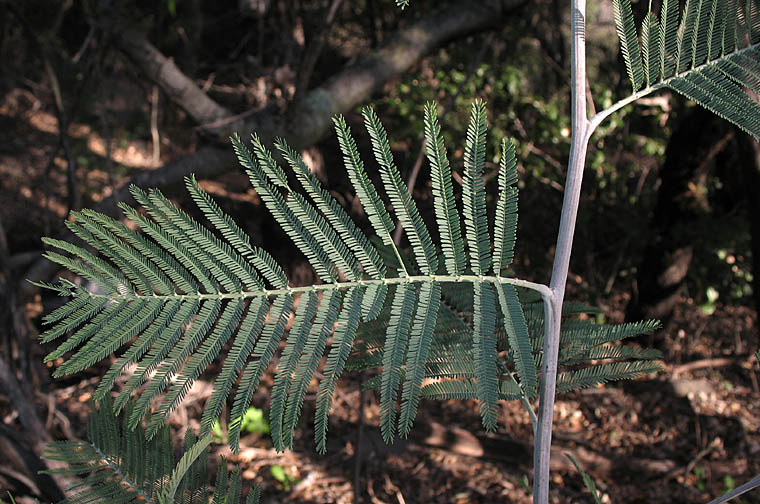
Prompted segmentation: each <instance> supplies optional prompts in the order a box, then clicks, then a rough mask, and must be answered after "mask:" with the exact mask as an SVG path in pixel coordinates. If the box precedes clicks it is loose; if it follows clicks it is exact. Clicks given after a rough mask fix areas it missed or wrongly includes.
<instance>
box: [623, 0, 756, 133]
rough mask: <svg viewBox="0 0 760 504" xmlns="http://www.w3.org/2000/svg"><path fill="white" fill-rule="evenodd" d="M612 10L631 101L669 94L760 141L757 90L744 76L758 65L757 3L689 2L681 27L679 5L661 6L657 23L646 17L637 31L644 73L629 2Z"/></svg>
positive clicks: (667, 0)
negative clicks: (669, 91) (667, 91)
mask: <svg viewBox="0 0 760 504" xmlns="http://www.w3.org/2000/svg"><path fill="white" fill-rule="evenodd" d="M614 5H615V9H616V10H615V23H616V26H617V31H618V35H619V37H620V43H621V49H622V52H623V57H624V60H625V62H626V68H627V69H628V73H629V76H630V78H631V82H632V84H633V90H634V92H635V93H636V94H635V95H633V98H635V97H639V96H644V95H646V94H648V93H651V92H653V91H656V90H658V89H662V88H670V89H672V90H674V91H676V92H678V93H680V94H682V95H684V96H686V97H687V98H689V99H691V100H694V101H695V102H697V103H698V104H699V105H701V106H703V107H705V108H706V109H708V110H710V111H712V112H713V113H715V114H717V115H718V116H720V117H723V118H724V119H726V120H728V121H730V122H732V123H734V124H736V125H737V126H739V127H740V128H741V129H743V130H745V131H746V132H748V133H749V134H751V135H753V136H754V137H755V138H760V119H758V118H759V117H760V104H758V100H757V94H758V92H760V86H759V85H758V84H759V83H758V82H757V79H756V78H753V77H750V76H748V74H749V75H752V73H753V72H752V68H756V67H757V66H758V65H759V64H760V33H759V32H760V23H759V22H758V14H757V13H758V10H759V8H758V5H757V2H755V1H754V0H753V1H750V2H741V1H738V0H728V1H720V0H687V1H686V4H685V6H684V9H683V12H682V13H681V15H680V22H679V10H678V1H677V0H665V1H664V2H663V4H662V9H661V11H660V21H659V23H658V22H657V20H656V18H655V16H654V14H653V13H651V12H650V13H649V14H648V15H647V17H646V18H645V19H644V23H643V26H642V28H641V38H642V40H641V44H642V46H643V67H642V64H641V63H642V62H641V55H640V54H639V52H638V42H637V41H636V29H635V26H634V25H633V17H632V14H631V12H630V10H631V7H630V1H629V0H615V4H614ZM658 25H659V29H658ZM634 52H635V54H633V53H634ZM631 54H633V56H631ZM658 59H659V76H657V72H656V71H655V67H656V66H657V60H658ZM642 68H643V70H642ZM642 76H643V77H642ZM645 83H646V87H645V88H643V89H641V90H640V88H641V87H642V86H643V85H644V84H645Z"/></svg>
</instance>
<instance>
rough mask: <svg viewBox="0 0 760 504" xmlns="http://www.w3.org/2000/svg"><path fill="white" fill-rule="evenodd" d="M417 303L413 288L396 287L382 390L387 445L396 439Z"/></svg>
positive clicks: (386, 347) (387, 333) (401, 285)
mask: <svg viewBox="0 0 760 504" xmlns="http://www.w3.org/2000/svg"><path fill="white" fill-rule="evenodd" d="M416 303H417V295H416V293H415V292H414V287H413V286H412V285H410V284H408V283H402V284H399V285H398V286H397V287H396V291H395V292H394V293H393V303H392V304H391V318H390V321H389V322H388V329H387V332H386V336H385V350H384V352H383V374H382V385H381V388H380V431H381V433H382V435H383V439H384V440H385V442H386V443H392V442H393V441H394V440H395V438H396V398H397V396H398V395H397V394H398V386H399V383H400V381H401V366H402V364H403V363H404V355H405V354H406V347H407V340H408V338H409V328H410V325H411V322H412V315H413V314H414V306H415V304H416Z"/></svg>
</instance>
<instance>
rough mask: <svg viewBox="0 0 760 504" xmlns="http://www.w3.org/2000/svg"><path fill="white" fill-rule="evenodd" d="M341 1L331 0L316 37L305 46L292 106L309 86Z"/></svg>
mask: <svg viewBox="0 0 760 504" xmlns="http://www.w3.org/2000/svg"><path fill="white" fill-rule="evenodd" d="M341 3H343V0H332V2H331V3H330V7H329V8H328V9H327V15H326V16H325V20H324V22H323V23H322V26H320V27H319V29H318V31H317V33H318V35H317V37H316V39H315V40H314V41H313V42H311V43H310V44H309V45H308V46H307V47H306V53H305V54H304V56H303V59H302V60H301V65H300V66H299V68H298V75H297V76H296V90H295V94H294V95H293V102H292V104H293V105H295V107H294V108H297V107H298V104H299V102H300V101H301V100H302V99H303V97H304V94H305V93H306V90H307V88H308V87H309V81H310V80H311V75H312V74H313V73H314V67H315V66H316V64H317V60H318V59H319V56H320V54H322V49H323V48H324V46H325V41H326V40H327V35H328V34H329V33H330V27H331V26H332V24H333V21H335V16H336V14H337V13H338V9H339V8H340V5H341Z"/></svg>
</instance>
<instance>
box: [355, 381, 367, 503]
mask: <svg viewBox="0 0 760 504" xmlns="http://www.w3.org/2000/svg"><path fill="white" fill-rule="evenodd" d="M363 378H364V373H363V372H362V373H360V374H359V422H358V423H359V426H358V427H357V429H356V449H355V450H354V504H359V502H360V500H359V497H360V495H361V487H360V485H361V475H362V462H363V455H364V454H363V452H362V443H363V442H364V402H365V400H366V395H367V391H366V390H364V387H363V386H362V385H361V383H362V381H363Z"/></svg>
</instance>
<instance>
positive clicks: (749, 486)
mask: <svg viewBox="0 0 760 504" xmlns="http://www.w3.org/2000/svg"><path fill="white" fill-rule="evenodd" d="M759 486H760V476H755V477H754V478H752V479H751V480H749V481H748V482H746V483H745V484H743V485H742V486H740V487H738V488H735V489H734V490H732V491H730V492H728V493H727V494H724V495H721V496H720V497H718V498H717V499H714V500H711V501H710V502H709V503H708V504H723V503H724V502H728V501H730V500H731V499H733V498H734V497H739V496H740V495H743V494H745V493H747V492H749V491H750V490H754V489H755V488H757V487H759Z"/></svg>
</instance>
